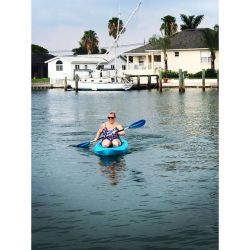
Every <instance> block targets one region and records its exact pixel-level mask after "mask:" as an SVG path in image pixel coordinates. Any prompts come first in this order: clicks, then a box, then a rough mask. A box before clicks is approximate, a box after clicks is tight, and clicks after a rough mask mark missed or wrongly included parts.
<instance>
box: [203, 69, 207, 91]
mask: <svg viewBox="0 0 250 250" xmlns="http://www.w3.org/2000/svg"><path fill="white" fill-rule="evenodd" d="M205 79H206V74H205V69H203V70H202V91H205V89H206V84H205Z"/></svg>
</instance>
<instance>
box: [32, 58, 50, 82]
mask: <svg viewBox="0 0 250 250" xmlns="http://www.w3.org/2000/svg"><path fill="white" fill-rule="evenodd" d="M53 57H54V56H53V55H50V54H44V55H38V54H32V56H31V78H47V77H48V64H46V63H44V62H45V61H47V60H49V59H51V58H53Z"/></svg>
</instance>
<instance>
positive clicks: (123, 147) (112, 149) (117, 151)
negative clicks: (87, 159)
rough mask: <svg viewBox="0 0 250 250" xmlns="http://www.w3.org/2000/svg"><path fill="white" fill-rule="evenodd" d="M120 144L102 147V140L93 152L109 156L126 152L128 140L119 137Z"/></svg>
mask: <svg viewBox="0 0 250 250" xmlns="http://www.w3.org/2000/svg"><path fill="white" fill-rule="evenodd" d="M120 140H121V143H122V144H121V145H120V146H119V147H110V148H104V147H103V146H102V142H101V141H100V142H98V143H97V144H96V145H95V146H94V148H93V152H94V153H95V154H97V155H102V156H110V155H121V154H125V153H127V152H128V142H127V141H126V140H125V139H124V138H122V137H121V138H120Z"/></svg>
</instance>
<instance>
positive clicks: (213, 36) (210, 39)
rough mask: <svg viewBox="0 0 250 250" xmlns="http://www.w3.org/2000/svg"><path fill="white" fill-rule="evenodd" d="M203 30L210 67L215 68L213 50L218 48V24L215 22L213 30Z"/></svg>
mask: <svg viewBox="0 0 250 250" xmlns="http://www.w3.org/2000/svg"><path fill="white" fill-rule="evenodd" d="M203 32H204V37H205V41H206V44H207V46H208V48H209V50H210V52H211V69H212V70H215V67H214V62H215V59H216V56H215V52H216V50H218V49H219V25H217V24H216V25H215V26H214V29H213V30H211V29H205V30H204V31H203Z"/></svg>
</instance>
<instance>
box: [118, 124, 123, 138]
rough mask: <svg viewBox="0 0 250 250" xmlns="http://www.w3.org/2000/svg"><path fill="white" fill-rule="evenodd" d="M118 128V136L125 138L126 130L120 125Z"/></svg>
mask: <svg viewBox="0 0 250 250" xmlns="http://www.w3.org/2000/svg"><path fill="white" fill-rule="evenodd" d="M116 128H117V129H118V130H119V132H118V133H117V134H118V135H121V136H124V135H125V131H124V129H123V127H122V125H121V124H118V125H117V126H116Z"/></svg>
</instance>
